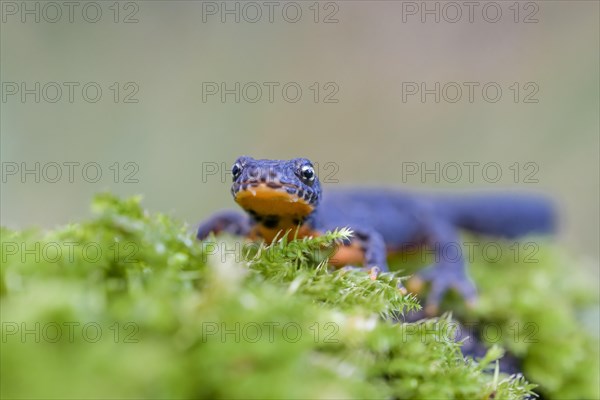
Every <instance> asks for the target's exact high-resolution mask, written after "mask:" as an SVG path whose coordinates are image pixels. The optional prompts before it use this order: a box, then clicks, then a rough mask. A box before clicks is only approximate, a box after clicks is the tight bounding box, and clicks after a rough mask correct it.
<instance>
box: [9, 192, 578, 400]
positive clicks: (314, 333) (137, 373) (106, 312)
mask: <svg viewBox="0 0 600 400" xmlns="http://www.w3.org/2000/svg"><path fill="white" fill-rule="evenodd" d="M93 209H94V210H95V211H96V213H97V217H96V218H94V219H93V220H91V221H87V222H82V223H79V224H73V225H69V226H66V227H63V228H60V229H56V230H53V231H50V232H40V231H37V230H28V231H11V230H8V229H5V228H2V232H1V233H2V238H1V239H2V243H1V245H2V260H1V262H2V267H1V269H0V290H1V292H0V296H1V297H0V299H1V311H2V313H1V318H2V351H1V352H0V362H1V367H2V385H1V386H0V394H1V395H2V397H3V398H167V397H168V398H290V397H293V398H406V399H411V398H459V399H473V398H481V399H483V398H490V397H491V396H493V397H495V398H508V399H520V398H525V397H526V396H527V395H528V394H529V393H531V390H532V388H533V386H534V385H531V384H529V383H527V382H526V381H525V380H524V379H523V378H522V377H519V376H503V375H497V374H496V373H495V371H494V367H495V363H494V360H496V359H498V358H499V357H500V356H501V354H502V352H501V350H499V348H496V347H494V348H492V349H490V350H489V352H488V355H487V356H486V357H484V359H482V360H477V361H476V360H472V359H470V358H466V359H465V358H464V357H463V355H462V353H461V350H460V345H459V344H457V343H454V341H452V340H448V337H449V336H448V332H449V330H451V329H452V324H451V321H450V319H449V318H448V317H443V318H440V319H432V320H427V321H423V322H421V323H418V324H397V323H396V324H394V323H392V322H391V319H390V318H382V317H389V316H390V315H392V314H393V313H394V312H395V311H400V312H407V311H409V310H414V309H416V308H418V307H419V306H418V304H417V301H416V298H414V297H413V296H404V297H403V296H401V294H400V292H399V291H398V290H397V283H398V281H399V280H401V279H403V278H402V277H401V276H399V275H397V274H395V273H389V274H383V275H382V276H381V277H380V278H378V279H377V280H375V281H372V280H370V279H369V277H368V276H366V274H364V273H361V272H357V271H347V272H341V271H338V272H334V273H332V272H329V271H327V270H326V268H325V264H324V263H322V261H321V259H322V256H323V254H321V253H322V250H323V246H325V245H331V244H332V243H334V242H335V241H339V240H342V239H343V238H344V237H346V236H347V235H348V234H349V232H347V231H345V230H341V231H339V232H333V233H330V234H328V235H326V236H324V237H320V238H316V239H306V240H302V241H292V242H289V243H288V242H286V241H280V242H277V243H275V244H273V245H272V246H248V245H247V244H245V243H243V242H239V241H237V240H238V239H235V238H231V237H219V238H218V240H214V241H212V242H211V243H207V242H205V243H203V244H202V243H199V242H198V241H196V240H195V239H194V236H193V234H191V233H190V232H189V229H188V227H186V226H185V225H183V224H181V223H180V222H178V221H176V220H174V219H172V218H170V217H168V216H165V215H162V214H149V213H147V212H145V211H143V209H142V208H141V207H140V205H139V199H138V198H130V199H125V200H120V199H117V198H115V197H113V196H111V195H107V194H105V195H100V196H98V197H97V198H96V199H95V201H94V203H93ZM57 254H58V255H59V256H57ZM486 290H491V289H488V288H487V287H484V286H482V293H483V292H484V291H486ZM482 300H484V299H483V296H482ZM486 304H487V302H485V301H482V304H481V306H480V307H481V308H480V309H478V311H476V312H475V313H474V315H483V314H484V313H485V310H486V309H485V307H486ZM477 312H479V314H477ZM489 315H496V314H489ZM515 315H517V316H519V315H523V316H522V318H525V317H526V316H527V315H525V314H521V313H520V312H519V313H517V314H515ZM569 315H570V314H569ZM506 316H507V320H508V318H509V317H510V318H515V316H514V315H512V314H510V313H509V312H507V313H506ZM495 318H496V317H495ZM497 318H498V319H499V320H500V319H501V316H498V317H497ZM59 332H60V335H58V333H59ZM579 333H580V334H581V332H579ZM504 345H506V346H507V347H508V348H510V346H509V344H508V343H504ZM524 351H525V352H526V354H528V355H529V354H530V353H532V350H531V349H530V348H529V347H528V348H527V349H525V350H524ZM544 371H546V370H544ZM585 374H588V372H585V373H582V372H581V367H580V366H579V365H577V366H574V367H573V369H572V370H571V372H570V373H569V375H568V376H570V377H571V378H569V379H570V382H575V380H574V379H575V378H578V379H585V378H584V375H585ZM540 376H542V377H543V375H540ZM565 376H567V375H565ZM586 376H587V375H586ZM540 382H541V381H540ZM572 384H573V385H574V384H575V383H572ZM563 386H564V384H563Z"/></svg>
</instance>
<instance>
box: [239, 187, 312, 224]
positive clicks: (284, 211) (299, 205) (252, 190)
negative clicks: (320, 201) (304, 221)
mask: <svg viewBox="0 0 600 400" xmlns="http://www.w3.org/2000/svg"><path fill="white" fill-rule="evenodd" d="M235 201H236V202H237V203H238V204H239V205H240V206H242V208H243V209H244V210H253V211H254V212H256V213H257V214H260V215H279V216H286V217H289V218H291V219H294V218H303V217H306V216H307V215H309V214H310V213H311V212H312V211H313V206H311V205H310V204H308V203H307V202H306V201H305V200H304V199H301V198H299V197H298V196H296V195H293V194H289V193H287V192H286V191H284V190H280V189H272V188H269V187H268V186H266V185H264V184H261V185H259V186H256V187H249V188H248V189H246V190H243V191H240V192H239V193H238V194H237V195H236V196H235Z"/></svg>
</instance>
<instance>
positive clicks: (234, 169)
mask: <svg viewBox="0 0 600 400" xmlns="http://www.w3.org/2000/svg"><path fill="white" fill-rule="evenodd" d="M241 173H242V166H241V165H240V163H235V164H233V167H231V174H232V175H233V180H234V181H235V180H236V179H237V178H238V177H239V176H240V174H241Z"/></svg>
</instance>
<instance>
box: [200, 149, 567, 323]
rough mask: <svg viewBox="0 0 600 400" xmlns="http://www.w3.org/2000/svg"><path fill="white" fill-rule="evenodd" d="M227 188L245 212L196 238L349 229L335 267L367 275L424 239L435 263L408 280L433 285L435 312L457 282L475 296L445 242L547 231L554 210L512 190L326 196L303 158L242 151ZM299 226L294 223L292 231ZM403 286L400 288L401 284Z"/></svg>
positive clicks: (349, 191) (212, 222) (223, 215)
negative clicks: (254, 155) (465, 234)
mask: <svg viewBox="0 0 600 400" xmlns="http://www.w3.org/2000/svg"><path fill="white" fill-rule="evenodd" d="M231 173H232V176H233V185H232V186H231V194H232V195H233V198H234V200H235V202H236V203H237V204H238V205H240V206H241V207H242V209H243V210H244V211H245V214H244V213H240V212H237V211H229V210H226V211H221V212H218V213H216V214H215V215H213V216H212V217H210V218H209V219H208V220H206V221H205V222H203V223H201V224H200V226H199V228H198V232H197V238H198V239H200V240H203V239H205V238H207V237H208V235H209V234H210V233H211V232H212V233H215V234H217V233H220V232H228V233H230V234H234V235H241V236H246V237H248V238H251V239H253V240H257V239H262V240H264V241H266V242H267V243H270V242H271V241H273V240H274V239H275V238H276V237H281V236H278V235H281V233H282V232H291V231H295V234H296V235H297V236H298V237H304V236H316V235H319V234H322V233H323V232H326V231H331V230H334V229H338V228H344V227H347V228H350V229H351V230H352V231H353V233H354V234H353V236H352V238H351V239H350V241H349V242H347V243H344V244H343V245H342V246H340V247H339V249H338V250H337V252H336V254H335V255H334V257H332V260H335V262H334V263H333V264H335V265H336V266H338V267H341V266H344V265H350V266H355V265H360V264H362V268H364V269H365V270H366V271H368V272H369V273H370V275H371V279H376V278H377V274H378V273H379V272H382V271H388V264H387V256H388V254H389V253H391V252H395V251H401V250H402V249H403V248H406V246H407V245H414V244H420V245H424V246H428V247H429V248H430V249H431V251H432V252H433V253H434V254H435V260H436V261H435V262H434V263H433V264H432V265H430V266H428V267H425V268H424V269H422V270H420V271H418V272H417V275H416V276H415V277H413V279H411V280H410V281H409V283H410V282H412V283H413V284H412V285H409V288H411V289H412V290H411V291H419V290H420V287H422V284H423V283H429V284H430V290H429V293H428V296H427V300H426V308H425V309H426V310H428V314H434V313H435V312H436V311H437V307H438V305H439V303H440V301H441V299H442V297H443V296H444V294H445V293H446V292H448V291H449V290H451V289H454V290H456V291H458V292H459V294H460V295H462V296H463V298H464V299H465V300H466V301H467V302H470V303H472V302H473V301H474V300H475V299H476V289H475V286H474V284H473V282H472V281H471V279H470V278H469V276H468V274H467V271H466V266H465V260H464V257H463V256H462V254H458V256H457V255H456V254H450V253H451V252H449V251H446V250H447V248H446V247H445V245H448V244H457V243H460V242H459V239H460V232H461V231H462V230H464V231H467V232H471V233H474V234H478V235H487V236H492V237H499V238H506V239H513V238H519V237H522V236H525V235H533V234H536V235H537V234H550V233H552V232H553V231H554V229H555V224H556V221H555V219H556V218H555V210H554V206H553V204H552V202H551V201H549V199H548V198H546V197H544V196H541V195H533V194H510V193H494V192H493V193H472V194H448V193H437V194H436V193H419V192H411V191H406V190H402V189H394V188H369V187H363V188H337V189H335V190H330V191H328V192H327V194H326V195H324V194H323V192H322V190H321V184H320V182H319V178H318V177H317V174H316V171H315V168H314V166H313V164H312V163H311V161H310V160H308V159H306V158H294V159H292V160H264V159H254V158H252V157H247V156H243V157H239V158H238V159H237V160H236V161H235V163H234V164H233V166H232V168H231ZM296 229H298V230H297V231H296ZM399 289H400V290H402V291H403V293H406V289H405V288H404V287H400V288H399Z"/></svg>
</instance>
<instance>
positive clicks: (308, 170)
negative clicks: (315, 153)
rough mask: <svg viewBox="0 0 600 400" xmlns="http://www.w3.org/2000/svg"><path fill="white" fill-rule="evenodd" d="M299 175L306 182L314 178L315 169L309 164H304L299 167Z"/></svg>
mask: <svg viewBox="0 0 600 400" xmlns="http://www.w3.org/2000/svg"><path fill="white" fill-rule="evenodd" d="M300 175H301V176H302V178H304V179H305V180H307V181H308V182H312V181H314V180H315V169H314V168H313V167H311V166H310V165H305V166H303V167H302V168H300Z"/></svg>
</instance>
